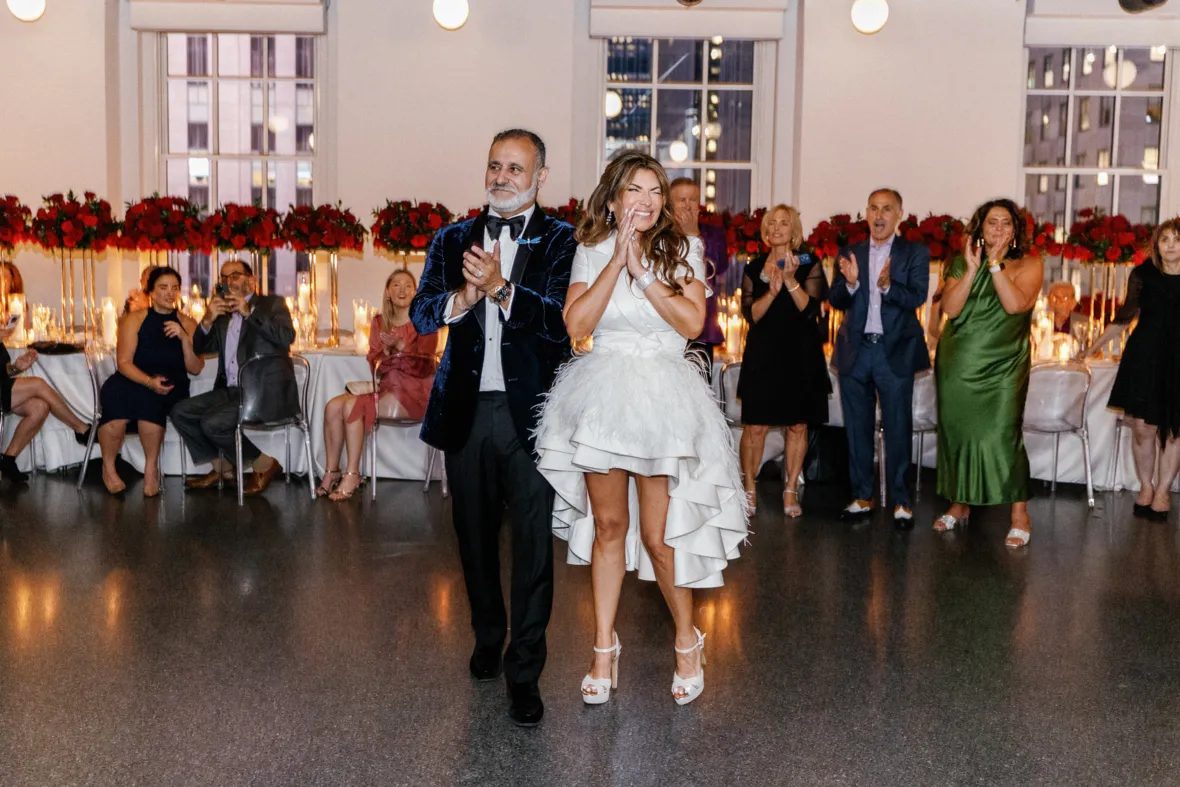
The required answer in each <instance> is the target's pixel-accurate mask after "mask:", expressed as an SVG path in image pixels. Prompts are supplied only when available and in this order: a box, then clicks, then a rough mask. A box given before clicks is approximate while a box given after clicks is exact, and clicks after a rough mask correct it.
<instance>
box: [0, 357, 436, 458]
mask: <svg viewBox="0 0 1180 787" xmlns="http://www.w3.org/2000/svg"><path fill="white" fill-rule="evenodd" d="M23 353H24V350H21V349H14V350H12V351H11V354H12V356H13V358H14V359H15V358H17V357H19V356H20V355H22V354H23ZM301 354H302V355H303V356H304V357H305V358H307V361H308V365H309V367H310V378H309V380H308V410H309V413H308V416H309V421H310V424H311V445H312V458H313V461H314V462H315V464H316V476H317V477H319V476H320V475H321V474H322V473H323V469H324V466H325V462H324V459H325V456H324V405H325V404H327V402H328V400H330V399H331V398H332V397H333V396H336V395H337V394H340V393H343V392H344V386H345V385H346V384H347V383H348V382H350V381H353V380H368V379H370V374H369V366H368V363H367V361H366V360H365V358H364V356H362V355H356V354H355V353H353V352H351V351H346V350H310V351H305V352H303V353H301ZM91 358H92V359H93V360H94V362H95V364H96V366H97V367H99V368H101V369H102V370H103V372H102V374H103V375H108V374H110V373H111V372H113V370H114V354H113V352H107V353H103V354H94V355H92V356H91ZM296 368H297V370H298V369H299V367H296ZM26 374H27V375H30V376H33V377H41V378H43V379H44V380H46V381H47V382H48V383H49V384H50V385H52V386H53V387H54V388H55V389H57V391H58V392H59V393H61V395H62V396H63V397H64V398H65V400H66V401H67V402H68V403H69V405H70V406H71V407H72V408H73V410H74V411H75V412H76V413H78V415H79V416H80V417H81V418H82V419H83V420H85V421H90V420H92V419H93V417H94V395H93V389H92V386H91V382H90V374H89V372H88V370H87V366H86V357H85V356H84V355H83V354H82V353H74V354H70V355H44V354H42V355H40V356H39V358H38V359H37V362H36V363H35V364H33V367H32V368H31V369H30V370H29V371H28V372H27V373H26ZM299 377H300V379H302V372H299ZM216 379H217V359H216V358H210V359H207V360H206V362H205V368H204V370H203V371H202V372H201V373H200V374H199V375H192V376H190V392H191V394H192V395H194V396H195V395H197V394H201V393H204V392H206V391H209V390H212V388H213V383H214V381H215V380H216ZM18 422H19V418H17V417H15V416H13V417H10V418H8V419H7V422H6V423H5V430H4V431H5V435H4V444H5V445H7V442H8V440H9V439H10V438H11V436H12V431H13V429H14V428H15V427H16V424H17V423H18ZM246 432H247V435H248V436H249V437H250V439H251V440H252V441H254V443H255V444H256V445H257V446H258V448H259V450H261V451H262V452H263V453H265V454H268V455H270V456H273V457H275V458H277V459H278V460H279V462H281V463H282V464H283V467H284V468H285V469H287V470H290V471H291V472H292V473H295V474H298V475H303V474H305V473H306V472H307V460H306V458H305V455H304V452H303V445H302V442H301V441H302V439H303V438H302V435H301V434H300V432H299V430H298V429H297V428H295V427H291V428H290V432H289V434H290V447H291V451H290V458H288V456H287V450H286V442H285V439H284V430H275V431H264V430H252V429H247V430H246ZM35 444H36V454H37V469H39V470H48V471H56V470H64V469H66V468H69V467H76V466H78V465H79V464H80V463H81V462H82V458H83V456H84V455H85V447H83V446H80V445H78V443H77V442H76V441H75V440H74V434H73V432H72V431H70V429H69V428H68V427H67V426H66V425H65V424H63V423H62V422H61V421H59V420H57V419H56V418H54V417H53V416H50V417H49V419H48V420H47V421H46V423H45V426H44V427H43V428H42V429H41V431H40V432H39V433H38V435H37V437H36V439H35ZM182 450H185V449H184V448H183V444H182V443H181V440H180V436H179V435H178V434H177V433H176V431H175V430H174V429H173V428H172V425H171V423H169V424H168V428H167V430H166V432H165V436H164V447H163V451H162V453H163V457H162V465H163V470H164V473H165V475H179V474H180V472H181V451H182ZM101 455H102V451H101V449H100V448H99V446H98V443H97V441H96V442H95V445H94V450H93V452H92V457H100V456H101ZM120 455H121V456H122V457H123V459H124V460H126V461H127V462H128V463H130V464H131V465H132V466H133V467H134V468H135V469H136V470H139V471H141V472H142V471H143V466H144V456H143V447H142V446H141V445H140V442H139V439H138V438H136V437H133V436H129V437H128V439H127V440H126V442H125V443H124V445H123V450H122V451H121V453H120ZM185 460H186V462H187V470H188V472H189V473H190V474H194V473H202V472H207V471H208V470H209V466H208V465H207V464H205V465H194V464H193V462H192V459H191V457H189V456H188V455H187V452H186V455H185ZM363 461H364V462H366V463H367V452H366V457H365V459H364V460H363ZM18 466H20V467H21V468H22V469H24V470H28V469H29V468H30V467H31V466H32V455H31V452H30V451H27V450H26V451H24V452H23V453H22V454H21V456H20V457H19V459H18ZM364 472H368V470H367V466H365V469H364ZM441 473H442V463H441V462H438V463H436V467H435V471H434V474H435V477H436V478H437V477H439V476H440V475H441ZM377 475H378V477H380V478H401V479H413V480H422V479H424V478H425V477H426V444H425V443H423V442H422V441H421V440H419V439H418V426H417V425H413V426H382V427H381V429H380V431H379V432H378V446H377Z"/></svg>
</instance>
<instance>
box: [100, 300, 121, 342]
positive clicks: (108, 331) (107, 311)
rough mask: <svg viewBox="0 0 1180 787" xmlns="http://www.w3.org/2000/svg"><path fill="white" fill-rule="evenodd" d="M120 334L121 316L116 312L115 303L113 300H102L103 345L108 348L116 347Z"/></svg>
mask: <svg viewBox="0 0 1180 787" xmlns="http://www.w3.org/2000/svg"><path fill="white" fill-rule="evenodd" d="M118 332H119V315H118V313H117V312H116V311H115V301H114V300H113V299H111V298H103V299H102V343H103V344H105V345H106V346H107V347H114V346H115V344H116V343H117V339H118Z"/></svg>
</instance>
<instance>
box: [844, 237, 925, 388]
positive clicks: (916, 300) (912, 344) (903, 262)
mask: <svg viewBox="0 0 1180 787" xmlns="http://www.w3.org/2000/svg"><path fill="white" fill-rule="evenodd" d="M850 253H851V254H855V255H856V263H857V266H858V267H859V269H860V270H859V275H858V278H859V280H860V287H858V288H857V290H856V293H855V294H854V295H851V294H849V292H848V282H847V281H846V280H845V279H844V274H842V273H841V272H840V267H839V264H838V263H837V266H836V275H835V277H834V278H833V279H832V289H831V290H830V291H829V293H828V300H829V301H830V302H831V304H832V307H833V308H836V309H839V310H840V311H843V312H845V315H844V322H843V323H842V324H841V325H840V330H839V331H838V332H837V334H836V371H837V372H839V373H840V374H851V373H852V366H853V364H855V363H856V356H857V353H859V352H860V346H861V344H862V343H863V341H864V333H865V322H866V321H867V320H868V316H869V286H873V287H875V286H876V285H877V283H876V282H875V281H874V282H869V281H867V279H868V277H869V242H868V241H867V240H866V241H864V242H863V243H858V244H856V245H855V246H850V247H848V248H846V249H841V250H840V256H841V257H848V256H849V254H850ZM889 278H890V281H891V284H890V286H889V292H887V293H885V294H884V295H882V296H881V326H882V329H883V330H884V337H885V339H884V342H883V343H884V345H885V357H886V358H887V359H888V361H889V366H890V368H891V369H893V373H894V374H896V375H899V376H902V377H904V376H906V375H912V374H917V373H918V372H920V371H922V370H923V369H929V368H930V354H929V352H928V351H927V349H926V337H925V335H924V334H923V333H922V324H921V323H920V322H918V315H917V313H916V312H917V309H919V308H920V307H921V306H922V305H923V304H924V303H926V295H927V288H928V287H929V286H930V251H929V250H928V249H927V248H926V247H925V246H923V245H922V244H921V243H910V242H909V241H907V240H906V239H905V238H902V237H897V238H894V239H893V248H892V250H891V251H890V262H889Z"/></svg>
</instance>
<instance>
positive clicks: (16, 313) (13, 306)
mask: <svg viewBox="0 0 1180 787" xmlns="http://www.w3.org/2000/svg"><path fill="white" fill-rule="evenodd" d="M8 314H9V316H10V317H15V318H16V327H15V328H14V329H13V332H12V342H13V345H14V346H16V345H21V344H24V343H25V339H26V337H25V296H24V295H19V294H18V295H9V296H8Z"/></svg>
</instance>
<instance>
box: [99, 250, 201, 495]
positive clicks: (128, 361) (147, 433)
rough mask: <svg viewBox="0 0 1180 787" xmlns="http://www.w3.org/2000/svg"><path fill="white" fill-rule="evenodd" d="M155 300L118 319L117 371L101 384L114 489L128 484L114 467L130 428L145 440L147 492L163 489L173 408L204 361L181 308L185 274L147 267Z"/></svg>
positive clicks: (109, 482)
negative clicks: (161, 467) (161, 466)
mask: <svg viewBox="0 0 1180 787" xmlns="http://www.w3.org/2000/svg"><path fill="white" fill-rule="evenodd" d="M147 270H148V271H149V275H148V280H147V287H146V289H147V293H146V294H147V295H148V296H149V297H150V298H151V306H150V307H149V308H147V309H136V310H135V311H132V312H131V313H129V314H125V315H123V317H122V318H121V319H120V320H119V337H118V347H117V349H116V358H117V363H118V371H117V372H115V374H113V375H111V377H109V378H108V379H107V381H106V382H105V383H103V385H102V392H101V394H100V399H101V401H102V419H101V420H100V421H99V429H98V444H99V445H100V446H102V482H103V483H104V484H105V485H106V488H107V491H108V492H110V493H111V494H112V495H115V494H118V493H119V492H122V491H123V490H124V489H126V488H127V485H126V484H124V483H123V480H122V479H121V478H119V474H118V472H117V471H116V470H115V457H117V456H118V455H119V449H120V448H122V446H123V438H124V437H125V436H126V434H127V432H128V431H132V432H138V433H139V439H140V441H141V442H142V443H143V455H144V466H143V496H144V497H155V496H156V495H158V494H160V477H159V473H158V467H157V460H158V458H159V456H160V446H161V445H163V443H164V429H165V427H166V426H167V424H168V413H169V412H171V411H172V408H173V406H175V404H176V403H177V402H179V401H181V400H182V399H187V398H188V376H189V375H190V374H200V373H201V370H202V369H204V368H205V361H204V360H203V359H202V358H201V357H200V356H198V355H197V354H196V353H195V352H194V351H193V332H194V331H195V330H196V327H197V324H196V322H195V321H194V320H193V319H192V318H191V317H188V316H187V315H182V314H178V313H177V311H176V303H177V301H179V300H180V289H181V281H180V274H179V273H177V272H176V271H174V270H172V269H171V268H164V267H160V268H148V269H147Z"/></svg>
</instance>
